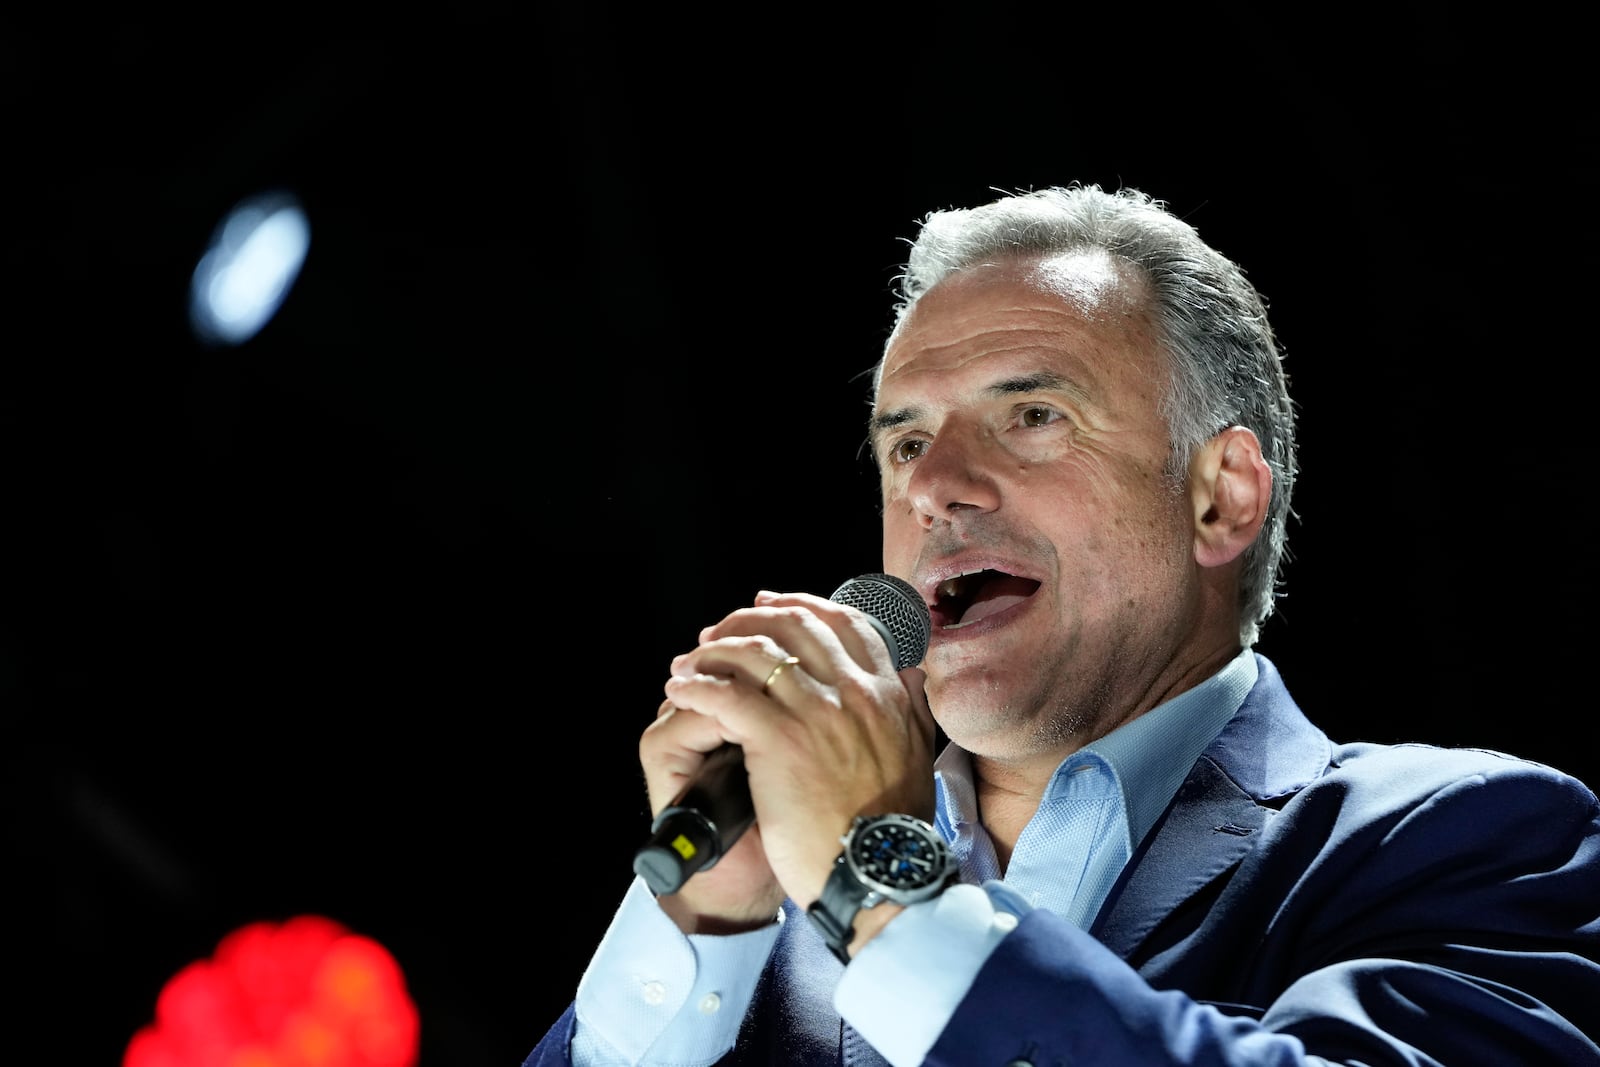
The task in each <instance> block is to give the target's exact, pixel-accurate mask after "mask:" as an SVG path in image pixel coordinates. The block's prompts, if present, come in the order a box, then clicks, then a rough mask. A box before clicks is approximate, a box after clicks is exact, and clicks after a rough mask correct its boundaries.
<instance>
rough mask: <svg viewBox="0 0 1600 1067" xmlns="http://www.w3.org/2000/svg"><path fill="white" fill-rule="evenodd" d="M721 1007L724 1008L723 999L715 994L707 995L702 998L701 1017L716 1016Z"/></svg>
mask: <svg viewBox="0 0 1600 1067" xmlns="http://www.w3.org/2000/svg"><path fill="white" fill-rule="evenodd" d="M720 1007H722V998H721V997H719V996H717V994H715V993H707V994H706V995H705V996H703V997H701V998H700V1014H701V1015H715V1014H716V1013H717V1009H718V1008H720Z"/></svg>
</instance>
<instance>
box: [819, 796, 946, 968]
mask: <svg viewBox="0 0 1600 1067" xmlns="http://www.w3.org/2000/svg"><path fill="white" fill-rule="evenodd" d="M839 841H840V842H841V843H842V844H843V845H844V851H843V852H841V853H840V854H839V858H838V859H836V860H834V862H833V871H832V872H831V873H830V874H829V875H828V881H827V882H826V884H824V885H823V887H822V895H821V896H820V897H818V898H817V899H816V901H815V902H814V903H813V904H812V905H811V907H809V908H807V909H806V914H807V915H808V916H810V918H811V921H812V922H813V923H815V924H816V925H817V928H818V929H819V930H821V931H822V938H823V940H824V941H826V942H827V943H828V949H829V950H830V951H831V952H832V953H833V954H834V955H835V956H837V957H838V958H839V962H841V963H845V964H848V963H849V962H850V953H849V951H848V950H849V947H850V942H851V941H852V940H854V939H855V936H856V927H855V921H856V913H857V912H859V911H860V910H861V909H862V908H875V907H877V906H878V905H879V904H882V903H883V902H884V901H886V900H887V901H889V902H890V903H893V904H915V903H917V902H918V901H921V900H929V899H931V898H933V897H936V896H938V895H939V893H940V892H942V891H943V890H944V888H945V887H946V886H948V885H950V884H951V883H952V882H954V881H955V880H956V879H957V877H959V875H960V867H959V865H958V864H957V862H956V858H955V856H954V855H953V854H952V853H951V852H950V846H949V845H947V844H945V840H944V838H943V837H940V836H939V831H937V830H935V829H934V828H933V827H932V826H929V825H928V824H927V823H925V822H923V821H922V820H921V819H917V818H913V817H912V816H910V815H862V816H857V818H856V820H855V822H854V823H852V824H851V826H850V829H849V831H848V832H846V833H845V835H844V836H843V837H841V838H839Z"/></svg>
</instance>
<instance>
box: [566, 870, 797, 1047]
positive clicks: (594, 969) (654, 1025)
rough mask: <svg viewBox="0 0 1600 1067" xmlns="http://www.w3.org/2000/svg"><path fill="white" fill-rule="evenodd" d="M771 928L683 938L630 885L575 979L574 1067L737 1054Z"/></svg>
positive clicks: (775, 925) (640, 886) (640, 889)
mask: <svg viewBox="0 0 1600 1067" xmlns="http://www.w3.org/2000/svg"><path fill="white" fill-rule="evenodd" d="M782 922H783V914H782V913H781V912H780V913H779V914H778V915H777V917H776V919H775V920H774V921H773V922H772V923H771V924H770V925H768V926H764V927H762V928H760V929H759V930H751V931H748V932H745V933H739V934H727V935H710V934H691V935H688V936H685V935H684V934H683V932H682V931H680V930H679V929H678V927H677V924H676V923H674V922H673V921H672V920H671V919H670V918H669V917H668V916H667V914H666V913H665V912H664V911H662V910H661V906H660V905H659V904H658V903H656V898H655V895H654V894H653V893H652V892H651V891H650V888H649V886H648V885H646V884H645V882H644V879H642V878H635V879H634V880H633V884H632V885H630V886H629V887H628V892H627V893H626V894H625V895H624V896H623V898H622V904H621V906H619V907H618V908H617V911H616V914H615V915H614V916H613V917H612V919H611V925H610V927H609V928H607V930H606V933H605V936H604V937H603V938H601V940H600V945H599V947H598V948H597V949H596V950H595V954H594V956H593V957H592V958H591V959H590V961H589V966H588V967H587V968H586V969H585V970H584V972H583V977H582V978H580V979H579V981H578V995H577V1002H576V1008H577V1027H576V1030H575V1031H574V1034H573V1062H574V1063H575V1064H636V1063H639V1062H640V1061H641V1060H642V1059H643V1058H644V1056H645V1054H646V1053H647V1052H648V1053H649V1054H650V1059H651V1060H652V1061H656V1062H662V1063H675V1064H685V1065H690V1064H712V1063H715V1062H716V1061H717V1060H718V1059H720V1058H721V1057H722V1056H723V1055H725V1054H726V1053H727V1052H728V1050H729V1049H731V1048H733V1044H734V1041H735V1039H736V1038H737V1037H738V1036H739V1027H740V1024H741V1023H743V1021H744V1016H745V1012H746V1011H747V1009H748V1008H749V1007H750V1002H751V1000H752V999H753V998H754V996H755V990H756V985H757V983H758V981H759V980H760V978H761V972H762V969H763V968H764V967H765V966H766V962H767V957H768V956H770V955H771V953H772V947H773V946H774V945H775V944H777V941H778V931H779V927H780V926H781V925H782Z"/></svg>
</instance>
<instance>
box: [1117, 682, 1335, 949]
mask: <svg viewBox="0 0 1600 1067" xmlns="http://www.w3.org/2000/svg"><path fill="white" fill-rule="evenodd" d="M1256 666H1257V671H1258V676H1257V679H1256V684H1255V686H1254V687H1253V688H1252V689H1251V690H1250V693H1249V694H1248V695H1247V696H1246V697H1245V700H1244V703H1243V704H1242V705H1241V706H1240V708H1239V711H1238V713H1237V714H1236V715H1235V716H1234V717H1233V718H1232V719H1230V720H1229V721H1228V725H1227V726H1226V727H1224V728H1223V730H1222V733H1221V734H1219V735H1218V737H1217V739H1216V740H1215V741H1213V742H1212V743H1211V745H1210V746H1208V747H1207V749H1206V750H1205V752H1204V753H1202V754H1201V756H1200V759H1199V760H1197V761H1196V762H1195V765H1194V767H1193V768H1192V769H1191V770H1190V772H1189V775H1188V777H1187V778H1186V779H1185V780H1184V783H1183V785H1182V786H1180V787H1179V789H1178V792H1177V794H1176V795H1175V796H1174V797H1173V799H1172V803H1171V804H1169V805H1168V806H1167V810H1166V811H1165V812H1164V813H1163V814H1162V816H1161V818H1160V819H1158V820H1156V825H1155V826H1154V827H1152V828H1151V830H1150V832H1149V833H1148V834H1146V835H1145V839H1144V841H1142V842H1141V843H1140V845H1139V848H1138V849H1137V850H1135V852H1134V855H1133V858H1132V859H1131V860H1129V862H1128V864H1127V866H1126V867H1125V868H1123V871H1122V875H1121V877H1120V878H1119V879H1118V880H1117V882H1116V884H1115V885H1114V886H1113V887H1112V889H1111V892H1110V893H1109V894H1108V895H1107V897H1106V903H1105V904H1104V906H1102V907H1101V909H1100V914H1099V916H1098V917H1097V918H1096V920H1095V923H1094V925H1093V927H1092V928H1091V932H1092V933H1093V934H1094V935H1095V936H1096V937H1097V938H1099V939H1100V941H1101V942H1102V943H1104V944H1105V945H1106V946H1107V947H1108V948H1110V949H1111V950H1112V951H1113V952H1116V953H1117V954H1118V955H1119V956H1121V957H1122V958H1123V959H1127V960H1130V961H1131V960H1133V959H1134V957H1135V955H1136V954H1137V953H1138V951H1139V947H1140V945H1141V944H1142V943H1143V942H1144V941H1145V939H1146V938H1148V937H1149V935H1150V933H1151V931H1153V930H1155V928H1156V927H1157V926H1158V925H1160V924H1161V923H1162V922H1163V921H1165V920H1166V919H1167V918H1168V917H1169V916H1172V915H1173V914H1174V913H1175V912H1177V911H1178V910H1179V909H1180V908H1181V907H1182V906H1183V905H1184V903H1185V902H1186V901H1189V900H1190V899H1192V898H1193V897H1194V896H1195V894H1197V893H1199V892H1200V891H1201V890H1203V889H1205V888H1206V887H1207V886H1210V885H1212V884H1213V883H1215V882H1216V881H1217V879H1219V878H1221V877H1222V876H1223V875H1225V874H1226V873H1227V872H1228V871H1230V870H1232V869H1233V868H1234V867H1236V866H1237V865H1238V864H1239V862H1240V861H1241V860H1242V859H1243V858H1244V857H1245V855H1246V854H1248V853H1249V852H1250V850H1251V849H1252V848H1254V847H1255V843H1256V841H1258V840H1259V839H1260V837H1261V833H1260V831H1261V829H1262V827H1264V826H1265V825H1266V824H1267V821H1268V820H1269V819H1271V818H1272V817H1273V816H1274V815H1275V814H1276V813H1277V809H1278V808H1279V807H1280V806H1281V805H1282V803H1283V801H1284V800H1285V799H1287V798H1288V797H1289V796H1291V795H1293V794H1294V793H1295V792H1298V791H1299V790H1300V789H1302V788H1304V787H1305V786H1306V785H1307V784H1308V783H1309V782H1311V781H1313V780H1315V779H1316V778H1318V777H1320V776H1321V775H1322V774H1323V773H1325V772H1326V770H1327V767H1328V761H1329V759H1330V758H1331V756H1332V751H1333V749H1332V745H1331V744H1330V743H1329V741H1328V738H1327V736H1326V735H1325V734H1323V733H1322V731H1321V730H1319V729H1317V727H1316V726H1314V725H1312V723H1311V722H1310V720H1308V719H1307V718H1306V717H1305V715H1304V714H1302V713H1301V711H1300V709H1299V707H1298V706H1296V705H1295V703H1294V701H1293V699H1292V698H1291V697H1290V696H1289V693H1288V690H1287V689H1286V688H1284V685H1283V680H1282V678H1281V677H1280V676H1279V675H1278V672H1277V669H1276V668H1275V667H1274V666H1273V665H1272V663H1271V661H1269V660H1267V659H1266V658H1264V657H1262V656H1260V655H1257V656H1256Z"/></svg>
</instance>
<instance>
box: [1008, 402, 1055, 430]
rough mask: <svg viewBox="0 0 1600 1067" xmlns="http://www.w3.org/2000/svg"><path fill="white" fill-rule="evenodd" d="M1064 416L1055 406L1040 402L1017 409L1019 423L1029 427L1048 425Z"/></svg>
mask: <svg viewBox="0 0 1600 1067" xmlns="http://www.w3.org/2000/svg"><path fill="white" fill-rule="evenodd" d="M1061 418H1063V416H1062V414H1061V412H1059V411H1057V410H1055V409H1054V408H1047V407H1044V406H1042V405H1039V404H1030V405H1028V406H1027V407H1025V408H1020V409H1018V411H1017V423H1018V425H1020V426H1023V427H1025V428H1027V429H1033V428H1035V427H1039V426H1048V425H1050V424H1051V423H1052V422H1056V421H1057V420H1059V419H1061Z"/></svg>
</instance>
